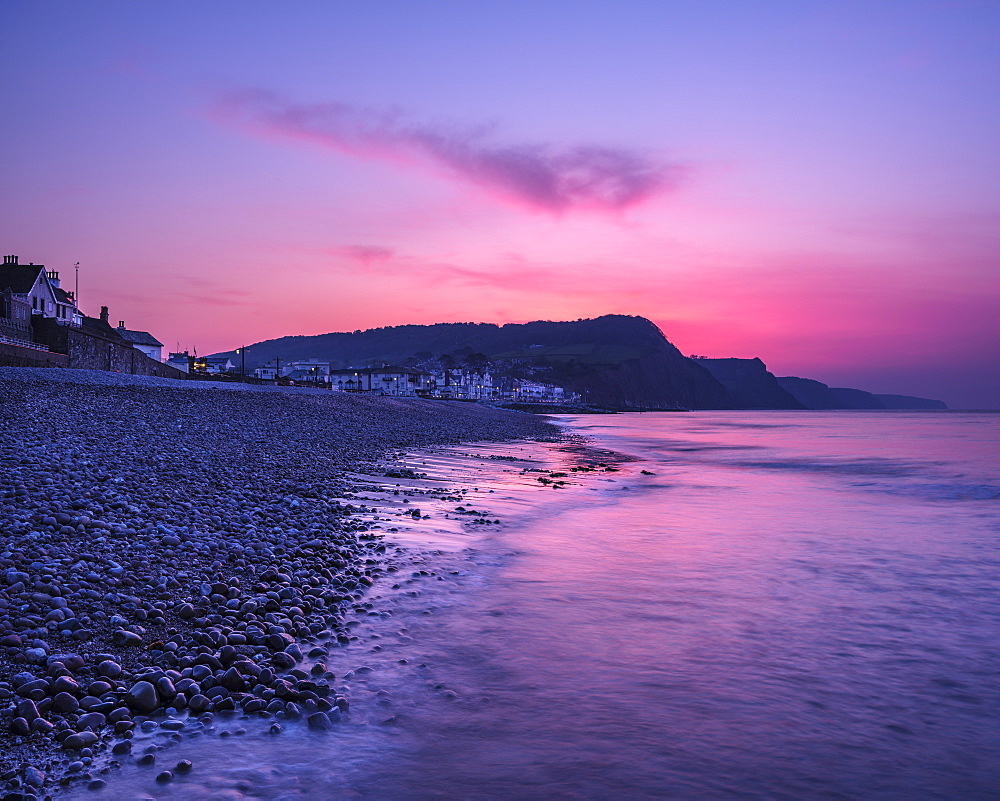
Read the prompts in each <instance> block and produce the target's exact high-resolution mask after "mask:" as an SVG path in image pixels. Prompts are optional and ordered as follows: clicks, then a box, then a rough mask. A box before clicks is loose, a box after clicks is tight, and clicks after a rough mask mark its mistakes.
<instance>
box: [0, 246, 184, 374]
mask: <svg viewBox="0 0 1000 801" xmlns="http://www.w3.org/2000/svg"><path fill="white" fill-rule="evenodd" d="M108 316H109V315H108V307H107V306H102V307H101V315H100V317H96V318H95V317H88V316H86V315H85V314H83V313H82V312H81V311H80V309H79V307H78V305H77V298H76V297H75V294H74V293H73V292H70V291H68V290H65V289H63V288H62V286H61V282H60V278H59V273H58V272H57V271H55V270H46V269H45V265H43V264H34V263H28V264H22V263H21V262H20V260H19V259H18V257H17V256H14V255H10V256H4V259H3V264H2V265H0V365H7V366H13V367H71V368H80V369H90V370H109V371H114V372H121V373H132V374H138V375H156V376H163V377H169V378H177V377H182V376H183V374H182V373H180V372H178V371H176V370H174V369H173V368H170V367H168V366H166V365H164V364H162V363H161V362H160V351H159V348H162V345H161V343H160V342H159V341H157V340H156V339H155V338H154V337H153V336H152V335H151V334H149V332H147V331H131V330H129V329H126V328H125V325H124V322H122V323H119V327H118V328H117V329H115V328H112V327H111V325H110V323H109V322H108Z"/></svg>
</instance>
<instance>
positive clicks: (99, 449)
mask: <svg viewBox="0 0 1000 801" xmlns="http://www.w3.org/2000/svg"><path fill="white" fill-rule="evenodd" d="M0 424H2V434H0V465H2V467H0V711H2V714H0V751H2V756H0V798H4V799H11V800H13V799H32V798H45V797H48V796H54V797H58V796H59V795H60V792H61V791H63V790H64V789H67V788H68V789H72V788H81V789H83V788H90V789H99V788H100V787H102V786H104V783H105V782H106V781H107V779H108V777H109V774H112V773H113V771H114V770H115V767H116V762H117V763H120V762H123V761H125V760H129V761H138V762H139V763H140V764H141V763H142V760H147V761H148V762H150V763H153V762H155V760H156V756H155V755H154V754H138V753H136V754H133V753H132V740H133V733H135V732H137V731H139V730H141V729H142V728H143V727H146V726H169V725H171V719H172V718H175V717H190V716H200V717H203V718H204V717H206V716H207V717H208V718H211V716H213V715H217V714H230V715H232V714H241V715H252V716H257V717H263V718H273V719H274V720H275V724H274V725H275V726H277V727H279V729H280V726H281V722H282V721H287V720H296V721H299V722H300V725H306V726H308V727H311V728H316V729H325V728H329V727H332V726H335V725H336V724H337V722H338V720H339V719H340V718H341V717H342V716H344V715H348V714H349V709H350V698H349V697H345V696H343V695H341V694H338V693H337V692H336V691H335V690H334V688H333V687H332V686H331V684H330V682H329V680H328V679H329V678H332V676H330V675H329V674H327V673H326V671H325V666H324V665H323V663H322V662H321V661H316V660H317V659H318V658H319V657H321V655H322V654H323V653H325V652H326V651H325V650H324V649H323V648H319V647H318V645H319V644H321V643H322V644H324V645H325V647H327V648H328V647H329V646H330V645H331V644H333V645H337V644H338V643H339V644H347V643H349V642H350V629H349V628H348V627H347V626H346V624H345V613H346V611H347V610H349V609H351V608H352V605H354V604H357V603H358V602H359V601H361V599H363V597H364V595H365V593H366V591H367V589H368V587H370V586H371V585H372V584H373V583H374V582H375V581H377V580H378V579H379V577H381V576H383V575H385V574H386V573H391V572H393V571H394V570H395V569H396V567H395V565H394V564H393V562H392V559H391V557H390V556H388V555H387V554H386V549H385V545H384V544H383V541H382V538H381V536H380V534H379V533H378V532H377V531H374V530H373V529H372V526H371V523H370V521H368V520H367V519H366V518H365V517H364V515H363V512H364V511H365V510H364V508H363V506H360V505H357V504H355V503H352V502H351V501H350V498H351V494H352V484H353V483H354V482H356V480H357V479H356V476H357V474H359V473H361V474H368V475H392V471H391V460H392V459H393V458H394V457H395V456H398V455H400V454H402V453H405V452H406V451H410V450H413V449H417V448H422V447H428V446H433V445H443V444H450V443H459V442H472V441H501V440H511V439H523V438H549V437H554V436H556V435H557V430H556V429H555V427H553V426H552V425H550V424H549V423H547V422H545V421H544V420H543V419H541V418H538V417H535V416H532V415H529V414H522V413H517V412H509V411H502V410H496V409H491V408H486V407H482V406H479V405H476V404H465V403H450V402H440V401H424V400H420V399H404V398H377V397H365V396H355V395H347V394H343V393H331V392H326V391H323V390H294V389H293V390H277V389H275V388H268V389H264V388H254V387H247V386H244V385H220V384H209V383H200V382H198V383H196V382H185V381H172V380H169V379H155V378H142V377H137V376H126V375H119V374H110V373H101V372H97V371H83V370H37V369H26V368H0ZM310 654H311V658H309V657H310ZM303 660H306V662H304V661H303ZM302 664H309V666H310V667H309V669H308V670H304V669H302V668H301V667H300V665H302ZM177 727H178V729H180V728H182V725H181V724H177ZM178 736H179V735H178ZM151 767H152V768H153V769H154V770H155V771H156V772H157V779H158V780H160V781H163V782H170V781H171V780H172V779H173V778H174V777H175V776H176V775H177V774H179V773H184V772H185V771H187V770H190V769H191V765H190V764H189V763H188V764H185V763H184V762H179V763H178V764H176V765H174V764H172V763H171V764H162V765H161V764H156V765H151Z"/></svg>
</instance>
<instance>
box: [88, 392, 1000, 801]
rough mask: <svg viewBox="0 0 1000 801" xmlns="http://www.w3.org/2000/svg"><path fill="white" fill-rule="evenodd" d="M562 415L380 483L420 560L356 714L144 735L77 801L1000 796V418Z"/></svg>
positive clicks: (387, 589) (362, 683)
mask: <svg viewBox="0 0 1000 801" xmlns="http://www.w3.org/2000/svg"><path fill="white" fill-rule="evenodd" d="M555 419H556V421H557V422H558V423H559V425H560V426H561V427H562V428H563V429H564V431H565V432H566V433H567V435H568V437H567V439H565V440H564V441H559V442H519V443H505V444H489V443H485V444H483V443H481V444H477V445H468V446H460V447H456V448H438V449H432V450H428V451H424V452H420V453H415V454H409V455H408V456H407V457H406V458H405V460H404V461H405V464H406V466H407V467H408V468H410V469H412V470H413V471H414V475H415V476H416V478H412V479H411V478H405V479H400V478H384V479H381V482H382V484H381V486H373V485H370V486H369V489H368V490H367V491H359V495H358V497H360V498H362V499H363V500H365V502H366V503H367V504H369V507H368V508H369V509H370V515H371V520H372V522H373V525H378V526H379V527H380V530H381V531H382V532H383V534H384V536H385V537H386V540H387V542H388V543H390V544H391V545H390V547H389V549H388V553H389V554H390V555H392V556H393V558H394V559H395V560H396V561H397V564H398V565H399V569H398V570H397V571H396V572H394V573H393V574H391V575H390V576H389V577H388V578H386V579H384V580H381V581H380V583H378V584H376V586H375V587H373V588H372V591H371V595H370V596H369V597H368V598H367V599H366V600H365V602H364V603H363V604H359V605H358V607H357V608H355V609H353V610H351V615H352V618H353V619H352V621H351V630H352V632H353V637H354V639H353V640H352V641H351V642H350V643H349V644H348V645H346V646H345V647H338V648H331V649H330V654H329V656H328V657H327V658H325V660H324V662H325V664H326V666H327V668H328V669H329V671H330V672H331V673H332V674H333V675H334V676H335V678H333V679H332V681H333V684H334V685H335V686H336V687H338V688H339V689H340V691H341V692H342V693H343V694H344V695H345V696H347V697H348V698H349V699H350V701H351V711H350V714H349V715H348V716H347V718H346V719H345V720H343V721H342V722H341V723H339V724H337V725H336V727H335V728H334V729H333V730H332V731H328V732H315V731H311V730H309V729H308V728H307V727H306V726H305V725H304V724H303V723H301V722H296V721H283V722H281V725H282V728H283V731H282V732H281V733H280V734H274V733H271V726H272V725H273V724H274V723H275V721H273V720H260V719H242V718H239V717H236V716H234V717H232V718H223V717H219V718H217V719H216V720H215V721H213V722H212V723H210V724H208V723H205V724H203V723H199V722H197V721H193V720H192V721H189V723H188V728H187V730H188V731H189V732H190V733H189V734H183V735H182V736H179V737H178V736H177V735H176V733H174V732H163V731H149V732H140V733H139V734H137V739H136V746H137V747H136V749H135V752H136V753H140V751H141V749H142V748H144V747H145V748H150V749H151V750H155V751H156V754H157V767H156V768H143V767H139V766H136V765H134V764H126V765H125V766H124V767H123V768H121V769H120V770H119V771H117V772H114V773H112V774H109V775H108V776H107V777H106V778H107V779H108V782H109V784H108V786H107V787H106V788H104V789H103V790H101V791H99V792H97V793H89V792H87V791H80V793H81V794H80V797H84V796H85V797H88V798H121V799H136V798H156V799H160V798H174V799H237V798H240V799H242V798H253V799H274V800H277V799H289V800H290V799H341V798H343V799H373V800H379V801H381V800H382V799H608V801H612V800H618V799H790V800H791V799H838V800H839V799H886V800H889V799H893V800H894V801H895V800H897V799H898V800H903V799H905V800H906V801H919V800H921V799H961V800H962V801H974V800H975V799H998V798H1000V548H998V546H1000V413H991V412H983V413H975V412H863V411H856V412H854V411H852V412H765V411H761V412H676V413H641V414H640V413H636V414H618V415H600V416H598V415H587V416H561V417H557V418H555ZM397 493H398V494H397ZM404 502H405V503H406V504H407V505H406V506H405V507H404V506H403V504H404ZM418 507H419V513H418V514H416V515H414V514H413V512H412V510H413V509H414V508H418ZM404 519H405V520H406V521H412V522H408V523H406V524H404V523H403V522H402V521H403V520H404ZM307 667H308V665H307ZM180 759H190V760H191V761H192V762H193V763H194V769H193V770H192V771H191V773H190V774H188V775H186V776H183V777H178V778H177V779H175V780H174V781H173V782H170V783H168V784H158V783H157V782H156V781H155V778H154V777H155V775H156V773H157V772H158V770H161V769H163V768H164V767H169V766H170V765H171V764H173V763H174V762H175V761H177V760H180Z"/></svg>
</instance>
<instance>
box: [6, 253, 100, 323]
mask: <svg viewBox="0 0 1000 801" xmlns="http://www.w3.org/2000/svg"><path fill="white" fill-rule="evenodd" d="M2 290H9V291H10V293H11V295H12V296H13V297H16V298H17V299H18V300H21V301H23V302H25V303H27V304H28V305H29V306H30V307H31V313H32V314H33V315H39V316H41V317H51V318H53V319H54V320H56V322H58V323H61V324H63V325H74V326H79V325H80V324H81V323H82V322H83V315H82V314H81V313H80V310H79V309H77V307H76V301H75V299H74V298H73V294H72V293H71V292H67V291H66V290H64V289H62V287H60V286H59V273H57V272H56V271H55V270H46V269H45V265H44V264H19V263H18V260H17V256H4V257H3V266H0V291H2Z"/></svg>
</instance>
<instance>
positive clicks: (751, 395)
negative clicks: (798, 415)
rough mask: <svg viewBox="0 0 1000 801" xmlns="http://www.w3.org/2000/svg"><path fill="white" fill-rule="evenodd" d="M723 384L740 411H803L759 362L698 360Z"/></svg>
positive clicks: (698, 362) (801, 404)
mask: <svg viewBox="0 0 1000 801" xmlns="http://www.w3.org/2000/svg"><path fill="white" fill-rule="evenodd" d="M693 361H694V363H695V364H698V365H701V366H702V367H704V368H705V369H706V370H708V371H709V372H710V373H711V374H712V375H713V376H714V377H715V379H716V380H717V381H718V382H719V383H720V384H722V386H724V387H725V388H726V389H727V390H728V391H729V394H730V396H731V397H732V399H733V404H734V405H735V407H736V408H737V409H804V408H806V407H805V405H804V404H803V403H801V402H800V401H798V400H796V398H795V397H794V396H792V395H791V394H789V393H788V392H787V391H786V390H784V389H783V388H782V387H781V385H780V384H779V383H778V379H777V378H775V377H774V375H773V374H772V373H770V372H768V369H767V366H766V365H765V364H764V362H762V361H761V360H760V359H695V360H693Z"/></svg>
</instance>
